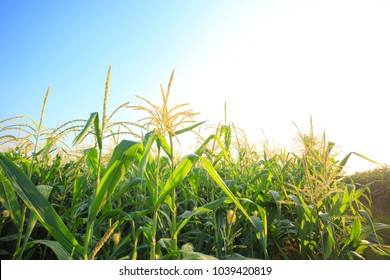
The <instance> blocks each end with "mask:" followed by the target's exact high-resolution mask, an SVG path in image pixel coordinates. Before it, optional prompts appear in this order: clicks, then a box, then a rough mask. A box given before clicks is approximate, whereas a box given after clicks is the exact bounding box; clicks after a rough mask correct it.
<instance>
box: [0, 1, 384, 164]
mask: <svg viewBox="0 0 390 280" xmlns="http://www.w3.org/2000/svg"><path fill="white" fill-rule="evenodd" d="M389 14H390V2H389V1H377V0H372V1H359V0H357V1H343V0H340V1H333V0H330V1H265V0H264V1H261V0H259V1H250V0H245V1H231V0H227V1H217V0H213V1H194V0H192V1H179V0H177V1H174V0H167V1H113V2H109V1H39V0H37V1H10V0H0V38H1V44H0V61H1V68H0V83H1V87H0V94H1V104H2V106H1V107H2V110H1V111H0V120H2V119H5V118H9V117H12V116H15V115H27V116H30V117H32V118H33V119H35V120H39V115H40V110H41V106H42V102H43V99H44V95H45V92H46V90H47V87H48V86H50V87H51V93H50V97H49V100H48V104H47V109H46V113H45V120H44V125H46V126H47V127H54V126H57V125H59V124H62V123H64V122H66V121H69V120H72V119H78V118H84V119H85V118H88V117H89V114H90V113H92V112H95V111H98V112H101V110H102V106H103V105H102V104H103V95H104V87H105V79H106V75H107V70H108V68H109V65H110V64H112V73H111V88H110V96H109V104H108V110H109V112H112V110H114V109H115V108H116V107H117V106H119V105H120V104H122V103H124V102H126V101H130V102H131V104H132V105H137V104H139V103H140V101H139V100H138V99H136V97H135V95H140V96H143V97H145V98H147V99H149V100H151V101H152V102H154V103H157V104H159V102H160V91H159V86H160V84H163V86H164V87H166V85H167V83H168V81H169V77H170V74H171V72H172V70H173V69H174V68H175V69H176V73H175V80H174V84H173V88H172V100H171V101H172V104H173V105H174V104H177V103H183V102H189V103H190V104H191V108H193V109H194V110H195V111H197V112H200V113H201V114H200V115H199V116H198V118H197V119H198V120H199V121H203V120H208V122H209V123H210V124H218V122H220V121H223V118H224V110H223V108H224V102H225V100H226V102H227V116H228V122H234V124H235V125H237V126H239V127H242V128H243V129H244V130H245V132H246V133H247V134H248V135H249V138H250V139H251V140H252V141H253V142H261V141H263V140H264V139H265V138H267V139H269V141H271V142H272V141H273V142H275V145H277V146H280V147H287V148H291V147H292V143H293V141H294V139H295V137H296V135H297V132H298V131H297V128H296V127H295V126H294V124H293V123H295V124H296V125H297V126H298V127H299V128H300V129H302V131H307V130H308V129H309V123H310V116H312V118H313V122H314V128H315V132H316V133H318V134H321V133H322V132H323V131H324V130H326V133H327V137H328V140H330V141H333V142H335V143H336V145H337V146H338V147H339V149H340V153H341V156H343V155H345V154H347V153H349V152H352V151H355V152H359V153H362V154H364V155H366V156H368V157H370V158H373V159H374V160H376V161H379V162H381V163H386V164H390V145H389V143H390V129H389V124H388V123H389V120H390V110H389V109H388V107H389V105H388V104H389V102H388V101H387V99H388V98H387V96H388V95H389V93H390V82H389V81H390V80H389V77H390V52H389V50H390V36H389V34H390V30H389V29H390V17H389V16H388V15H389ZM121 117H122V118H125V119H124V120H127V121H136V120H138V119H139V118H141V117H142V116H141V115H139V114H138V113H137V112H132V111H130V110H129V111H126V113H125V114H123V115H121ZM349 166H350V170H351V171H355V170H364V169H367V168H373V167H375V166H374V165H373V164H371V163H368V162H366V161H365V160H363V159H360V158H357V157H352V158H351V160H350V162H349Z"/></svg>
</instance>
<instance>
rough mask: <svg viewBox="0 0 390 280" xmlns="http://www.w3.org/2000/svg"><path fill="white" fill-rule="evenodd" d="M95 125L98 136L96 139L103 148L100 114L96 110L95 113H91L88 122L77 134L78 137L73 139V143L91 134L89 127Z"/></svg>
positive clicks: (75, 143) (77, 142)
mask: <svg viewBox="0 0 390 280" xmlns="http://www.w3.org/2000/svg"><path fill="white" fill-rule="evenodd" d="M92 124H93V126H94V128H95V137H96V141H97V143H98V145H99V149H100V150H101V149H102V146H103V145H102V144H103V143H102V135H101V134H102V133H101V131H100V124H99V114H98V113H97V112H94V113H91V115H90V117H89V119H88V121H87V123H86V124H85V126H84V128H83V130H82V131H81V132H80V133H79V134H78V135H77V137H76V138H75V139H74V140H73V145H74V146H75V145H77V144H79V143H81V142H82V141H83V140H84V139H85V137H86V136H87V135H88V134H89V129H90V127H91V126H92Z"/></svg>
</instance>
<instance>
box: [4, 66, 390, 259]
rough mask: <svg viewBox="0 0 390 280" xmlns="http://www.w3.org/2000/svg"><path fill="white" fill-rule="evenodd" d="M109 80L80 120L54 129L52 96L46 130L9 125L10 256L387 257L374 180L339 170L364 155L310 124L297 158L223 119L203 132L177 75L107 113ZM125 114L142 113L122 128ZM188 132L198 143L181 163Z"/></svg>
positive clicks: (30, 124) (17, 122) (18, 122)
mask: <svg viewBox="0 0 390 280" xmlns="http://www.w3.org/2000/svg"><path fill="white" fill-rule="evenodd" d="M110 75H111V67H110V69H109V71H108V75H107V81H106V89H105V94H104V99H103V111H102V112H101V113H99V112H93V113H91V114H90V115H89V116H88V115H87V116H86V117H88V118H87V119H85V120H72V121H69V122H67V123H65V124H63V125H61V126H59V127H57V128H54V129H48V128H45V127H44V125H43V123H44V111H45V107H46V102H47V99H48V97H49V93H50V88H49V89H48V91H47V93H46V96H45V99H44V103H43V106H42V111H41V118H40V120H39V122H35V121H34V120H32V119H31V118H28V117H26V116H16V117H13V118H9V119H6V120H3V121H0V148H1V150H0V151H1V152H0V200H1V211H2V219H1V225H0V254H1V259H104V260H117V259H133V260H135V259H151V260H155V259H314V260H320V259H321V260H322V259H324V260H327V259H364V258H374V259H375V258H381V259H383V258H385V259H386V258H387V259H388V258H390V255H389V254H390V249H389V246H388V245H389V244H386V243H385V241H384V239H383V236H382V232H386V230H388V229H389V225H387V224H385V223H380V222H378V221H376V220H374V219H373V215H372V212H371V194H372V191H371V190H370V184H371V182H360V183H358V184H357V183H356V182H357V181H358V180H357V179H356V178H350V177H346V175H345V173H344V172H343V168H344V166H345V165H346V164H347V161H348V159H349V158H350V156H351V155H354V156H361V157H364V156H363V155H360V154H358V153H354V152H351V153H350V154H348V155H347V156H346V157H345V158H343V159H341V160H338V159H337V156H336V152H337V151H335V144H334V143H332V142H330V141H328V140H327V139H326V135H325V133H324V134H320V135H316V134H315V132H314V129H313V125H312V123H310V129H309V133H302V132H301V131H300V130H299V129H297V130H298V132H297V135H298V140H297V144H298V147H299V148H298V149H296V150H294V151H291V152H289V151H286V150H272V149H270V148H269V147H267V146H266V145H264V146H263V147H261V148H256V147H255V146H254V145H251V144H250V143H249V142H248V140H247V138H246V136H245V133H244V132H243V131H242V130H241V129H239V128H237V127H236V126H235V125H234V124H233V123H227V122H226V121H225V122H221V123H220V124H218V125H216V126H215V127H214V129H213V131H212V132H211V133H210V134H208V135H206V136H202V135H201V134H199V133H197V132H198V131H199V130H200V129H201V128H202V127H203V126H204V125H205V124H204V122H198V121H196V120H195V117H196V115H197V114H196V113H195V112H193V111H192V110H191V109H188V104H186V103H185V104H179V105H175V106H172V107H170V106H169V102H168V101H169V97H170V93H171V87H172V82H173V77H174V72H173V73H172V76H171V79H170V81H169V84H168V87H167V88H166V89H164V87H161V104H159V105H155V104H153V103H152V102H150V101H149V100H147V99H145V98H143V97H138V98H139V100H140V104H139V105H135V106H130V104H129V103H124V104H122V105H121V106H119V107H118V108H117V109H116V110H114V112H113V113H112V114H108V112H107V111H106V107H107V102H108V96H109V94H108V93H109V87H110ZM121 110H137V111H139V112H140V113H143V114H144V117H143V118H142V119H141V120H139V121H137V120H134V121H132V122H127V121H123V122H118V121H114V116H115V114H116V113H117V112H118V111H121ZM225 114H226V110H225ZM135 131H142V132H141V133H136V132H135ZM189 133H193V135H194V139H197V140H194V143H193V146H194V147H196V148H194V149H193V151H192V153H189V154H187V155H181V154H180V151H181V149H180V138H181V136H182V135H183V134H189ZM366 159H367V158H366ZM367 160H369V159H367Z"/></svg>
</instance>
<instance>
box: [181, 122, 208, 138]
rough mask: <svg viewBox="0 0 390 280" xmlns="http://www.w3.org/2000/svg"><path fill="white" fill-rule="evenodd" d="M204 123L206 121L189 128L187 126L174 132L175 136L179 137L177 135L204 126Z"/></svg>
mask: <svg viewBox="0 0 390 280" xmlns="http://www.w3.org/2000/svg"><path fill="white" fill-rule="evenodd" d="M205 122H206V121H203V122H198V123H196V124H194V125H191V126H189V127H186V128H183V129H179V130H176V131H175V135H179V134H182V133H185V132H187V131H190V130H193V129H194V128H196V127H198V126H200V125H202V124H204V123H205Z"/></svg>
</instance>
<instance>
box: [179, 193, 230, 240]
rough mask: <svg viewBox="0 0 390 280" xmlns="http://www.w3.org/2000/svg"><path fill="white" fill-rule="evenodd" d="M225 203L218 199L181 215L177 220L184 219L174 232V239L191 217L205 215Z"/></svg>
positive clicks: (223, 199)
mask: <svg viewBox="0 0 390 280" xmlns="http://www.w3.org/2000/svg"><path fill="white" fill-rule="evenodd" d="M224 201H225V198H220V199H217V200H214V201H213V202H210V203H207V204H205V205H203V206H202V207H198V208H197V209H196V210H194V211H188V212H185V213H183V215H180V216H179V218H184V219H183V220H182V221H181V222H180V224H179V225H178V227H177V229H176V232H175V234H174V236H175V237H177V236H178V234H179V232H180V230H181V229H182V228H183V227H184V226H185V225H186V224H187V223H188V222H189V221H190V220H191V218H192V217H194V216H197V215H201V214H207V213H209V212H211V211H213V210H216V209H218V208H219V207H220V206H221V205H222V204H223V203H224Z"/></svg>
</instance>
